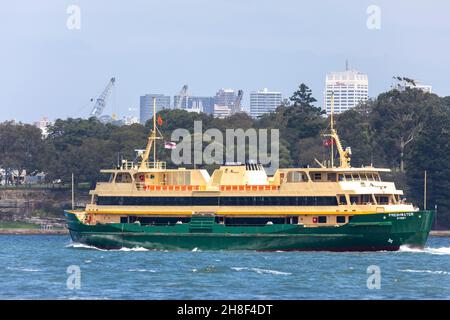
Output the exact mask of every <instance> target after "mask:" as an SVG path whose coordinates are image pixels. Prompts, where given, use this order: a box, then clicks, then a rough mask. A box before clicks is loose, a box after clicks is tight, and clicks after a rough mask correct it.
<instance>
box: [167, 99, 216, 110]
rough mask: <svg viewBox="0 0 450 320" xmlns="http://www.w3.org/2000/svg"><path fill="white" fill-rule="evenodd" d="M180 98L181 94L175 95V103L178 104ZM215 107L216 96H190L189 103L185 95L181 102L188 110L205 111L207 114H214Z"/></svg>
mask: <svg viewBox="0 0 450 320" xmlns="http://www.w3.org/2000/svg"><path fill="white" fill-rule="evenodd" d="M179 100H180V96H179V95H176V96H174V97H173V105H174V106H176V105H178V101H179ZM213 108H214V97H199V96H192V97H190V96H188V97H187V103H186V97H183V101H182V102H181V109H186V110H188V111H194V112H198V110H200V112H204V113H207V114H213V111H214V110H213Z"/></svg>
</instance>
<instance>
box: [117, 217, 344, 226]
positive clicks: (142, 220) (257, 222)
mask: <svg viewBox="0 0 450 320" xmlns="http://www.w3.org/2000/svg"><path fill="white" fill-rule="evenodd" d="M327 218H328V217H327V216H318V217H314V218H313V220H312V222H313V223H319V224H322V223H327V221H328V219H327ZM351 218H352V217H349V221H350V220H351ZM190 221H191V219H190V218H187V217H140V216H127V217H121V218H120V223H139V224H141V225H150V226H164V225H166V226H171V225H175V224H184V223H189V222H190ZM215 222H216V223H219V224H224V225H226V226H264V225H270V224H298V217H294V216H291V217H289V216H288V217H240V218H236V217H215ZM336 223H346V218H345V216H336Z"/></svg>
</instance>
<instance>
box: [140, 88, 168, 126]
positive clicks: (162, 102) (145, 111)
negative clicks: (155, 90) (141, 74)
mask: <svg viewBox="0 0 450 320" xmlns="http://www.w3.org/2000/svg"><path fill="white" fill-rule="evenodd" d="M153 98H156V112H159V111H161V110H163V109H170V96H166V95H163V94H146V95H143V96H141V99H140V107H139V120H140V123H141V124H145V123H146V122H147V121H148V120H150V119H151V118H152V117H153Z"/></svg>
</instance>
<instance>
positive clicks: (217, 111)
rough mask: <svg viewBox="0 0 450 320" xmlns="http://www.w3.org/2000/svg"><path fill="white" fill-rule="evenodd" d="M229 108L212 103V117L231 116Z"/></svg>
mask: <svg viewBox="0 0 450 320" xmlns="http://www.w3.org/2000/svg"><path fill="white" fill-rule="evenodd" d="M231 114H232V113H231V109H230V107H229V106H221V105H218V104H215V105H214V109H213V116H214V118H219V119H223V118H226V117H229V116H231Z"/></svg>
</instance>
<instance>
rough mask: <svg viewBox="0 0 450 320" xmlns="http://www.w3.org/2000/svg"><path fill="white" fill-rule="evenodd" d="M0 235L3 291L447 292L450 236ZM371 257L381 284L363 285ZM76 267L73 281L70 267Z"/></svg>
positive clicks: (42, 294) (112, 294)
mask: <svg viewBox="0 0 450 320" xmlns="http://www.w3.org/2000/svg"><path fill="white" fill-rule="evenodd" d="M0 244H1V245H0V273H1V277H0V283H1V284H0V299H49V298H50V299H450V238H438V237H432V238H430V239H429V241H428V243H427V247H426V248H425V249H424V250H414V249H409V248H402V249H401V250H400V251H398V252H371V253H369V252H363V253H331V252H254V251H238V252H236V251H233V252H227V251H204V252H202V251H199V250H194V251H192V252H167V251H147V250H145V249H142V248H135V249H122V250H111V251H105V250H98V249H95V248H90V247H86V246H83V245H80V244H73V243H72V242H71V241H70V239H69V237H68V236H31V235H29V236H19V235H1V236H0ZM70 266H71V267H70ZM369 266H378V267H379V268H380V269H379V270H380V271H381V282H380V285H381V288H380V289H372V290H369V289H368V287H367V280H368V277H369V276H370V275H371V274H369V273H367V269H368V267H369ZM69 267H70V268H69ZM78 267H79V270H80V277H79V280H80V281H79V284H80V288H79V289H77V288H73V287H74V284H75V286H76V284H77V281H76V277H75V276H74V273H68V271H69V272H70V271H71V270H76V269H77V268H78ZM68 268H69V270H68ZM372 270H373V268H372ZM68 279H69V281H68ZM68 282H69V286H68V285H67V283H68ZM70 288H72V289H70Z"/></svg>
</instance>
